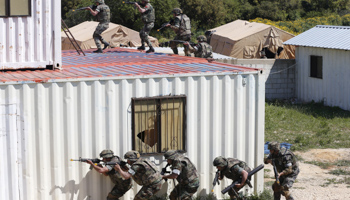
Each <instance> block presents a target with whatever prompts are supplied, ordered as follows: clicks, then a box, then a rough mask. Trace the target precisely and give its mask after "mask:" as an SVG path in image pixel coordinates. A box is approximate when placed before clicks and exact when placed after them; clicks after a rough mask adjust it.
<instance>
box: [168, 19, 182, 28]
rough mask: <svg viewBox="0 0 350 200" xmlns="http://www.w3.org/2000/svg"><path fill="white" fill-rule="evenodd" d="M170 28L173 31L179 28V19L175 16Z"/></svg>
mask: <svg viewBox="0 0 350 200" xmlns="http://www.w3.org/2000/svg"><path fill="white" fill-rule="evenodd" d="M170 28H171V29H173V30H174V31H178V30H180V20H179V19H178V18H177V17H176V18H175V19H174V24H170Z"/></svg>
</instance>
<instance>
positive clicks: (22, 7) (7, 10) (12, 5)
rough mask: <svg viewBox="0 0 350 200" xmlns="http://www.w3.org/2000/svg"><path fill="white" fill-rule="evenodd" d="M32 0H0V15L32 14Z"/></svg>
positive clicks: (19, 15)
mask: <svg viewBox="0 0 350 200" xmlns="http://www.w3.org/2000/svg"><path fill="white" fill-rule="evenodd" d="M30 7H31V0H0V17H21V16H30V13H31V10H30Z"/></svg>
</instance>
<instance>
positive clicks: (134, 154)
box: [124, 151, 140, 161]
mask: <svg viewBox="0 0 350 200" xmlns="http://www.w3.org/2000/svg"><path fill="white" fill-rule="evenodd" d="M124 158H125V159H127V160H131V161H136V160H138V159H139V158H140V153H139V152H138V151H128V152H126V154H125V155H124Z"/></svg>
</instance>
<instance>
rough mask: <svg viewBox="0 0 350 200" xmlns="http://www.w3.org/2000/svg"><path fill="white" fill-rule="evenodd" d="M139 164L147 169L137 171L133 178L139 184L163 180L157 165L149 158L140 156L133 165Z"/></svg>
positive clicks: (149, 183)
mask: <svg viewBox="0 0 350 200" xmlns="http://www.w3.org/2000/svg"><path fill="white" fill-rule="evenodd" d="M134 165H139V166H140V167H143V168H144V169H145V171H143V170H142V171H135V175H134V176H133V177H132V178H133V180H134V181H135V182H136V183H137V184H139V185H142V186H144V185H151V184H152V183H157V182H159V181H161V180H162V175H160V172H159V171H158V170H157V166H156V165H155V164H154V163H153V162H151V161H149V160H148V159H144V158H139V159H138V160H137V161H136V162H135V163H134V164H132V166H134Z"/></svg>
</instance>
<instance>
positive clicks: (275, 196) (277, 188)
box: [272, 182, 282, 200]
mask: <svg viewBox="0 0 350 200" xmlns="http://www.w3.org/2000/svg"><path fill="white" fill-rule="evenodd" d="M272 190H273V199H274V200H280V199H281V194H282V193H281V186H280V185H279V184H277V183H276V182H275V183H274V184H273V185H272Z"/></svg>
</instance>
